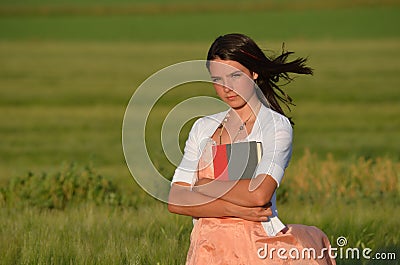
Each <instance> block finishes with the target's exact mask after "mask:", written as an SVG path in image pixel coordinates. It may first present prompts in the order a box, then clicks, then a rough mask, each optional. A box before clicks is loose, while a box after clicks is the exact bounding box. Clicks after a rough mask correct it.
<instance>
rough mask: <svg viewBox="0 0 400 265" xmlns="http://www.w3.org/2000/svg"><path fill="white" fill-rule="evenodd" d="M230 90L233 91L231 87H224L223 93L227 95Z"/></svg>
mask: <svg viewBox="0 0 400 265" xmlns="http://www.w3.org/2000/svg"><path fill="white" fill-rule="evenodd" d="M231 90H233V89H232V88H231V87H229V86H226V85H224V92H226V93H227V92H229V91H231Z"/></svg>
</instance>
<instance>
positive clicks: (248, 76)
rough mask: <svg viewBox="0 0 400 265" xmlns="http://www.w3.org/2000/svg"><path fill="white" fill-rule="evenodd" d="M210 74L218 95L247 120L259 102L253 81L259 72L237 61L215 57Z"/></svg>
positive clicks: (211, 63)
mask: <svg viewBox="0 0 400 265" xmlns="http://www.w3.org/2000/svg"><path fill="white" fill-rule="evenodd" d="M210 75H211V80H212V82H213V85H214V89H215V91H216V92H217V95H218V96H219V97H220V98H221V100H223V101H224V102H225V103H227V104H228V105H229V106H230V107H231V108H232V109H234V110H235V111H236V113H237V114H238V115H239V116H240V117H241V119H242V120H245V119H246V118H247V117H248V116H249V115H250V114H251V111H252V107H253V109H254V107H255V106H256V105H257V103H258V102H259V100H258V98H257V96H256V95H255V89H254V81H253V80H254V79H257V77H258V74H257V73H252V72H250V70H249V69H247V68H246V67H245V66H243V65H242V64H240V63H238V62H236V61H231V60H221V59H215V60H213V61H211V62H210ZM253 111H254V110H253Z"/></svg>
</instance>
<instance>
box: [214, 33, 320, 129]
mask: <svg viewBox="0 0 400 265" xmlns="http://www.w3.org/2000/svg"><path fill="white" fill-rule="evenodd" d="M292 53H293V52H285V51H283V50H282V54H281V55H279V56H277V57H276V58H268V57H267V56H266V55H265V54H264V52H263V51H262V50H261V49H260V47H258V45H257V44H256V43H255V42H254V41H253V40H252V39H251V38H250V37H248V36H246V35H243V34H238V33H233V34H226V35H223V36H220V37H218V38H217V39H216V40H215V41H214V43H213V44H212V45H211V47H210V49H209V51H208V55H207V68H209V61H211V60H214V59H221V60H232V61H236V62H238V63H240V64H242V65H243V66H245V67H246V68H247V69H249V70H250V71H251V72H253V73H257V74H258V77H257V79H256V80H255V82H256V84H257V85H258V87H259V88H260V89H261V91H262V93H263V94H264V96H265V98H266V99H267V102H268V104H269V105H270V108H271V109H273V110H274V111H276V112H279V113H280V114H282V115H285V116H286V117H287V115H286V114H285V113H284V111H283V110H282V108H281V106H280V105H279V101H281V102H282V103H283V104H284V105H285V106H286V107H287V108H288V109H289V111H290V107H289V105H293V100H292V98H291V97H289V95H288V94H287V93H286V92H285V91H284V90H282V89H281V88H280V87H279V86H278V82H279V79H284V80H286V81H287V82H290V81H292V78H291V77H290V76H289V73H296V74H307V75H310V74H312V73H313V71H312V69H311V68H310V67H308V66H306V65H305V63H306V60H307V59H305V58H297V59H295V60H293V61H289V62H287V58H288V56H289V55H290V54H292ZM288 118H289V117H288ZM289 120H290V122H291V124H292V125H293V124H294V123H293V121H292V120H291V118H289Z"/></svg>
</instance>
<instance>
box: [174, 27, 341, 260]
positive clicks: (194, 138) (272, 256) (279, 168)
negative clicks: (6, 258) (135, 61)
mask: <svg viewBox="0 0 400 265" xmlns="http://www.w3.org/2000/svg"><path fill="white" fill-rule="evenodd" d="M289 54H290V53H289V52H283V53H282V54H281V55H280V56H278V57H277V58H275V59H273V60H271V59H269V58H268V57H266V55H265V54H264V53H263V52H262V50H261V49H260V48H259V47H258V45H257V44H256V43H255V42H254V41H253V40H252V39H250V38H249V37H247V36H245V35H242V34H227V35H224V36H220V37H218V38H217V39H216V40H215V41H214V43H213V44H212V45H211V47H210V49H209V52H208V56H207V68H208V70H209V72H210V75H211V79H212V82H213V85H214V88H215V91H216V93H217V94H218V96H219V97H220V98H221V100H223V101H224V102H225V103H227V105H229V107H230V108H229V109H228V110H227V111H224V112H221V113H217V114H215V115H210V116H206V117H203V118H200V119H198V120H197V121H196V122H195V124H194V125H193V127H192V129H191V131H190V133H189V138H188V140H187V142H186V146H185V149H184V157H183V159H182V162H181V164H180V165H179V167H178V168H177V169H176V171H175V174H174V177H173V179H172V186H171V190H170V196H169V204H168V208H169V210H170V212H172V213H177V214H183V215H188V216H192V217H193V218H194V228H193V231H192V234H191V244H190V248H189V252H188V255H187V261H186V264H208V265H211V264H213V265H214V264H335V261H334V260H333V259H331V258H330V256H329V247H330V244H329V241H328V239H327V237H326V235H325V234H324V233H323V232H322V231H321V230H319V229H318V228H316V227H311V226H305V225H290V224H289V225H287V226H285V225H283V223H282V222H281V221H280V220H279V218H278V214H277V209H276V198H275V195H276V189H277V188H278V187H279V184H280V182H281V180H282V177H283V175H284V170H285V168H286V167H287V165H288V163H289V160H290V157H291V151H292V124H293V123H292V121H291V120H290V119H289V118H287V117H286V116H285V113H284V112H283V110H282V108H281V107H280V105H279V101H281V102H282V103H284V104H290V103H291V99H290V97H289V96H288V95H287V94H286V93H285V92H284V91H283V90H281V89H280V88H279V86H278V85H277V83H278V81H279V79H281V78H283V79H286V80H288V81H290V77H289V76H288V73H296V74H312V70H311V69H310V68H309V67H307V66H305V61H306V60H305V59H302V58H299V59H296V60H294V61H291V62H287V57H288V55H289ZM251 141H255V142H261V144H262V156H261V158H260V161H259V163H258V166H257V168H256V170H255V173H254V175H253V177H252V178H247V179H240V178H239V177H240V176H236V177H238V178H239V180H235V181H233V180H231V181H221V180H219V179H218V176H215V175H214V171H213V165H212V163H211V162H212V152H211V151H210V148H211V147H212V146H217V145H224V144H233V143H237V142H251ZM299 214H301V212H299ZM279 249H282V250H280V252H279V253H278V250H279ZM303 253H304V255H303Z"/></svg>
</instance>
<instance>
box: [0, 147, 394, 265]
mask: <svg viewBox="0 0 400 265" xmlns="http://www.w3.org/2000/svg"><path fill="white" fill-rule="evenodd" d="M399 169H400V163H399V162H393V161H391V160H390V159H388V158H376V159H373V160H366V159H363V158H360V159H358V160H355V161H348V162H345V163H343V161H338V160H336V159H334V158H333V157H332V156H328V157H327V158H326V159H322V160H321V159H318V158H317V157H316V156H315V155H314V154H311V153H309V152H305V155H304V156H303V157H301V158H300V159H299V160H298V161H297V162H296V163H293V164H292V165H291V166H290V168H289V170H288V172H287V175H286V176H285V179H284V181H283V183H282V185H281V187H280V188H279V189H278V209H279V213H280V217H281V219H282V220H283V221H284V222H285V223H302V224H308V225H315V226H317V227H319V228H321V229H322V230H323V231H324V232H325V233H326V234H327V235H328V237H329V238H330V240H331V242H332V245H333V246H336V239H337V238H338V237H339V236H345V237H346V238H347V240H348V245H347V247H357V248H360V249H361V250H362V249H363V248H366V247H368V248H371V249H372V250H373V251H374V253H375V252H376V251H386V252H397V255H399V254H400V253H398V250H399V246H400V242H399V238H400V231H399V230H398V229H397V228H398V222H397V220H398V218H400V215H399V213H400V211H398V210H399V198H398V194H399V189H400V187H399V183H400V174H399V172H400V171H399ZM60 185H62V183H60ZM118 191H119V192H120V193H119V194H117V196H118V197H130V199H131V202H130V203H129V204H126V203H123V204H120V205H119V206H118V205H107V204H106V202H104V203H100V204H99V203H94V202H90V201H87V200H86V199H85V198H84V197H82V196H79V194H77V195H76V199H75V200H71V203H70V204H69V205H68V207H65V208H62V209H53V210H50V209H45V208H43V207H29V206H25V207H18V208H15V207H13V205H10V204H8V205H3V206H2V207H0V213H1V214H0V216H1V217H0V227H1V228H0V245H1V246H3V247H2V248H0V256H1V257H2V259H1V261H0V264H182V263H184V260H185V256H186V252H187V249H188V244H189V236H190V231H191V227H192V223H191V219H190V218H189V217H183V216H178V215H173V214H170V213H169V212H168V211H167V209H166V205H164V204H162V203H161V202H158V201H156V200H152V199H151V198H150V197H149V196H147V198H146V199H145V201H143V200H141V199H140V197H141V195H140V193H138V192H134V193H126V191H123V189H118ZM49 192H50V191H49ZM135 197H137V198H135ZM28 199H29V198H28ZM338 264H367V260H359V261H356V260H352V261H351V260H350V261H349V260H338ZM388 264H395V263H390V262H389V263H388Z"/></svg>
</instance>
